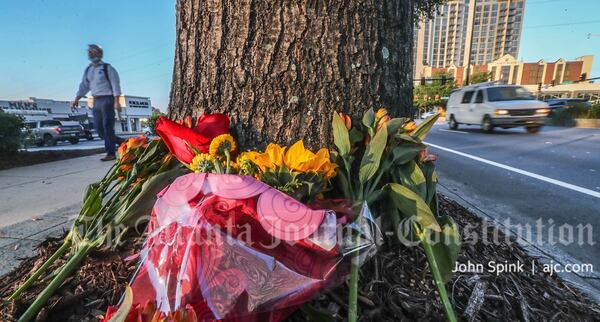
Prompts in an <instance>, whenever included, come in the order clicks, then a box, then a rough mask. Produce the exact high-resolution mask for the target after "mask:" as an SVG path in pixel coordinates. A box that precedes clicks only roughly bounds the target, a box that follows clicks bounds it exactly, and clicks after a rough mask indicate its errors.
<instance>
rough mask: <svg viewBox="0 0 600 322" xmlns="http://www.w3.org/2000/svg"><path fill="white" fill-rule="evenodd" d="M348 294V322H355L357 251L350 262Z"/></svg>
mask: <svg viewBox="0 0 600 322" xmlns="http://www.w3.org/2000/svg"><path fill="white" fill-rule="evenodd" d="M359 238H360V237H359ZM349 291H350V294H349V295H348V322H356V320H357V317H358V307H357V299H358V251H355V252H354V253H353V254H352V259H351V262H350V286H349Z"/></svg>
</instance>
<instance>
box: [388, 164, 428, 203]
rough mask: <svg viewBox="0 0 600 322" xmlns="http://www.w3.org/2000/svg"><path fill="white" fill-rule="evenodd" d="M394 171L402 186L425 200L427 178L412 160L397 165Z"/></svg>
mask: <svg viewBox="0 0 600 322" xmlns="http://www.w3.org/2000/svg"><path fill="white" fill-rule="evenodd" d="M396 171H398V177H399V178H400V181H401V182H402V185H403V186H405V187H407V188H409V189H410V190H412V191H413V192H414V193H416V194H418V195H419V196H420V197H421V198H422V199H423V200H427V180H426V179H425V175H424V174H423V171H421V168H419V166H417V163H416V162H415V161H414V160H411V161H410V162H407V163H406V164H403V165H400V166H398V167H397V168H396ZM428 204H429V203H428Z"/></svg>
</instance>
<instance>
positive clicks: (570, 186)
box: [425, 142, 600, 198]
mask: <svg viewBox="0 0 600 322" xmlns="http://www.w3.org/2000/svg"><path fill="white" fill-rule="evenodd" d="M425 143H426V144H428V145H429V146H431V147H434V148H436V149H440V150H443V151H446V152H450V153H454V154H457V155H460V156H463V157H465V158H469V159H472V160H475V161H479V162H483V163H486V164H489V165H493V166H495V167H498V168H502V169H505V170H508V171H512V172H516V173H519V174H522V175H524V176H528V177H531V178H534V179H538V180H541V181H544V182H548V183H551V184H554V185H557V186H559V187H563V188H566V189H570V190H573V191H577V192H581V193H584V194H586V195H588V196H592V197H596V198H600V192H598V191H594V190H590V189H586V188H583V187H580V186H576V185H573V184H570V183H566V182H563V181H560V180H556V179H552V178H548V177H545V176H542V175H539V174H536V173H533V172H529V171H525V170H521V169H517V168H513V167H511V166H508V165H505V164H502V163H498V162H494V161H490V160H487V159H484V158H480V157H477V156H474V155H471V154H468V153H464V152H460V151H456V150H452V149H448V148H445V147H443V146H439V145H436V144H431V143H427V142H425Z"/></svg>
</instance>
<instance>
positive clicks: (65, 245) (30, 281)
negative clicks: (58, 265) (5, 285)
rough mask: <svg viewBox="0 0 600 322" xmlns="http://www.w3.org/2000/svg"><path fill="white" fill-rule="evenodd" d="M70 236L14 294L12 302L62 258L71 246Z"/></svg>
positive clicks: (11, 297)
mask: <svg viewBox="0 0 600 322" xmlns="http://www.w3.org/2000/svg"><path fill="white" fill-rule="evenodd" d="M70 236H71V235H70V234H69V235H67V237H65V241H64V242H63V244H62V245H61V246H60V248H58V249H57V250H56V251H55V252H54V254H52V256H50V258H48V259H47V260H46V261H45V262H44V264H43V265H42V266H40V268H38V269H37V270H36V271H35V273H33V274H31V276H29V278H28V279H27V280H26V281H25V283H23V285H21V286H20V287H19V288H18V289H17V290H16V291H15V292H14V293H13V294H11V296H10V298H9V299H10V300H16V299H17V298H18V297H19V296H20V295H21V294H22V293H23V292H25V291H27V289H28V288H29V287H30V286H31V284H33V283H34V282H35V281H36V280H37V279H38V278H39V277H40V275H42V273H44V272H45V271H46V270H47V269H48V268H49V267H50V265H52V264H53V263H54V262H55V261H56V260H57V259H58V258H60V256H62V255H63V254H64V253H65V252H66V251H67V250H68V249H69V247H70V246H71V238H70Z"/></svg>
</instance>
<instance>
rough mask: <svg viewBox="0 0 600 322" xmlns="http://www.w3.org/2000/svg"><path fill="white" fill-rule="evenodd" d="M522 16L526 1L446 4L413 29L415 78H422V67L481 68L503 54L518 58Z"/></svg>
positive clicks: (468, 0)
mask: <svg viewBox="0 0 600 322" xmlns="http://www.w3.org/2000/svg"><path fill="white" fill-rule="evenodd" d="M524 13H525V0H449V1H448V2H447V3H446V4H444V5H443V6H441V7H440V9H439V11H438V13H436V14H435V16H434V17H433V19H430V20H424V21H421V22H420V23H419V25H418V26H417V28H416V29H415V43H414V53H413V55H414V62H415V64H414V65H415V68H414V76H415V78H419V77H421V76H423V73H422V70H423V68H424V67H429V68H446V67H449V66H452V65H453V66H466V65H468V64H470V65H483V64H487V63H490V62H492V61H494V60H496V59H498V58H500V57H502V56H504V55H506V54H510V55H511V56H513V57H518V54H519V42H520V39H521V29H522V26H523V15H524ZM471 40H472V42H471ZM469 55H470V59H469Z"/></svg>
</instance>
